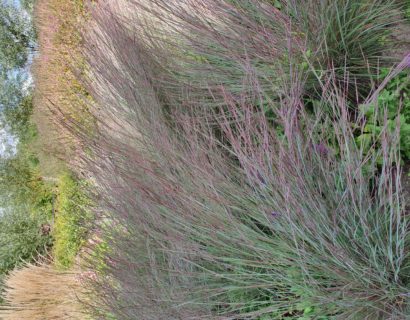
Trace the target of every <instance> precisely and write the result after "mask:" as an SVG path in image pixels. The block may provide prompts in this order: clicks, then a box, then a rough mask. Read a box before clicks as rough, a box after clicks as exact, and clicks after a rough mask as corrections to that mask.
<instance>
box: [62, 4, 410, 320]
mask: <svg viewBox="0 0 410 320" xmlns="http://www.w3.org/2000/svg"><path fill="white" fill-rule="evenodd" d="M238 3H239V4H241V5H239V6H238ZM238 3H232V2H228V1H221V0H207V1H190V0H183V1H178V2H175V3H174V2H173V4H174V5H175V7H174V10H170V8H171V5H170V4H169V2H168V1H167V2H165V1H159V0H158V1H155V0H153V1H148V0H145V1H142V0H136V1H133V2H127V3H126V5H121V4H122V1H115V2H110V3H109V4H108V3H104V5H103V6H101V7H95V8H94V12H93V17H94V20H93V22H94V24H93V26H92V28H90V30H89V33H88V34H87V35H86V42H87V57H88V61H89V64H90V70H91V71H90V72H91V74H90V77H89V79H88V80H87V81H86V85H87V87H88V89H89V92H90V93H91V94H92V95H93V98H94V99H95V102H96V105H97V106H98V107H97V108H95V109H94V115H95V117H96V118H97V119H98V126H97V129H98V132H96V133H95V134H94V135H93V136H92V137H90V136H87V135H86V134H84V135H82V136H81V138H82V139H85V142H86V143H87V145H88V146H89V147H90V149H91V150H92V151H93V152H92V153H88V154H89V156H86V155H83V158H82V165H83V167H82V168H83V170H87V172H88V174H89V175H91V176H93V177H94V180H95V185H96V193H97V194H98V200H99V203H100V206H101V208H100V210H99V212H98V213H99V218H100V219H98V221H97V228H98V229H99V230H103V234H102V235H101V239H100V241H101V242H100V244H99V246H100V247H101V248H102V250H101V252H102V254H99V255H92V256H90V262H91V263H93V264H94V265H95V263H97V264H98V266H99V268H98V270H97V271H98V276H97V278H96V281H94V282H93V283H92V284H93V285H94V286H95V292H96V293H97V294H98V299H96V300H95V301H94V303H93V307H94V312H95V316H96V317H97V318H98V317H99V318H101V319H106V318H107V317H108V318H109V317H113V318H114V319H322V320H324V319H406V318H407V317H409V315H410V313H409V311H410V310H409V286H410V283H409V271H408V270H409V266H410V265H409V264H410V260H409V255H408V245H409V224H408V220H407V215H408V212H406V209H405V199H404V196H403V190H402V166H401V162H400V127H399V126H397V128H396V129H395V130H390V129H389V128H388V127H387V124H384V125H382V129H381V131H380V134H379V137H378V139H377V141H378V144H380V148H370V149H369V148H368V147H367V146H366V147H364V146H363V145H361V144H360V143H357V141H356V140H355V137H356V136H357V135H358V132H359V133H360V132H363V131H364V127H365V126H366V121H367V119H366V117H365V116H364V115H357V116H356V117H353V116H352V113H351V108H350V107H351V99H350V96H351V91H350V90H351V88H352V86H353V85H354V82H353V83H352V82H350V79H351V78H350V77H349V75H348V74H347V75H345V76H344V77H343V79H344V80H345V81H344V82H343V81H340V75H339V74H337V73H336V72H327V73H326V74H324V75H322V77H319V78H318V79H317V81H318V87H319V88H320V92H321V95H320V96H319V97H318V99H316V100H315V102H314V105H315V108H311V104H312V102H311V101H309V100H306V99H305V97H306V82H307V81H308V80H309V79H308V77H307V76H306V71H305V70H304V69H303V68H300V67H299V65H298V64H297V61H298V59H299V57H300V56H301V55H302V56H303V50H304V46H303V45H301V43H303V41H302V42H301V41H300V39H299V37H298V36H297V35H293V34H292V32H290V33H287V32H288V31H289V28H290V27H289V23H288V20H287V18H286V17H283V20H281V19H280V17H281V16H282V14H283V13H282V12H280V11H278V10H276V9H274V7H271V6H269V5H261V4H260V3H259V2H256V1H247V3H248V6H246V7H245V5H244V4H245V2H241V1H238ZM132 9H134V10H132ZM137 9H140V11H138V10H137ZM134 12H138V14H135V16H134ZM268 12H269V13H271V14H275V15H276V16H275V17H277V18H278V19H273V18H272V16H270V15H269V14H267V13H268ZM132 18H133V19H132ZM157 20H160V21H162V22H161V24H159V25H157V26H156V28H154V29H151V28H149V27H152V22H156V21H157ZM276 24H279V25H280V26H281V27H280V28H279V29H274V30H280V31H281V32H282V31H283V33H280V32H279V33H275V32H273V31H272V30H273V27H272V25H274V26H275V28H276ZM262 27H263V28H262ZM261 28H262V29H261ZM271 28H272V29H271ZM187 30H189V31H187ZM261 30H262V31H264V32H265V33H263V32H262V33H261ZM256 35H258V36H261V37H262V35H263V36H266V37H265V38H264V39H263V40H262V39H259V38H258V36H256ZM282 36H283V39H286V41H282V38H281V37H282ZM242 37H243V38H242ZM212 39H213V40H212ZM241 39H247V40H249V39H253V40H254V41H259V40H260V41H259V42H257V43H255V44H250V43H249V41H241ZM211 40H212V41H211ZM198 43H199V44H198ZM276 44H277V47H276ZM170 48H174V52H172V50H170ZM187 48H189V50H188V49H187ZM198 48H200V50H202V51H200V50H199V49H198ZM276 48H278V49H277V50H276ZM265 49H266V50H265ZM301 49H302V50H301ZM196 50H197V51H196ZM258 50H260V51H258ZM281 50H282V51H281ZM228 52H229V54H228ZM198 53H200V55H197V54H198ZM265 53H266V56H265V55H264V54H265ZM276 53H278V56H274V57H273V56H269V55H272V54H276ZM282 54H284V55H287V58H286V59H285V60H281V58H283V57H282ZM222 58H223V59H222ZM276 58H277V59H276ZM258 59H259V60H258ZM283 59H284V58H283ZM215 61H221V65H218V64H215V63H214V62H215ZM227 61H229V63H228V62H227ZM270 61H273V63H272V65H270V64H269V63H268V62H270ZM276 63H277V66H278V68H277V69H276ZM295 63H296V64H295ZM216 65H217V66H219V67H220V68H219V69H218V68H217V67H216ZM270 66H273V67H272V68H274V69H270ZM404 67H405V65H404V64H401V65H400V66H399V67H398V68H401V69H403V68H404ZM207 68H209V69H207ZM227 70H229V72H228V71H227ZM272 70H275V71H272ZM276 70H278V71H276ZM396 71H400V70H396ZM347 73H348V71H347ZM193 74H195V76H192V75H193ZM191 76H192V77H191ZM348 80H349V81H348ZM378 92H379V91H375V93H374V95H373V96H372V92H369V96H370V97H371V98H369V101H368V102H369V103H371V102H372V101H374V100H373V99H377V93H378ZM266 110H270V112H271V113H267V112H266ZM381 112H384V111H383V110H381ZM69 125H70V126H73V128H74V129H75V131H76V132H77V133H79V130H78V129H79V127H81V123H80V124H78V123H76V122H75V120H73V121H72V122H71V123H69ZM380 159H382V161H381V162H380Z"/></svg>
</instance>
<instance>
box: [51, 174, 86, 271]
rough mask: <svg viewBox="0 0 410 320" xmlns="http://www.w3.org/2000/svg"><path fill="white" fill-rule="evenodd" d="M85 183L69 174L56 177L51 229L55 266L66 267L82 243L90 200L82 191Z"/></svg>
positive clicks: (69, 264) (72, 260)
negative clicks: (53, 215)
mask: <svg viewBox="0 0 410 320" xmlns="http://www.w3.org/2000/svg"><path fill="white" fill-rule="evenodd" d="M84 188H86V183H85V182H82V181H77V180H76V179H75V178H74V177H73V176H72V175H71V174H68V173H66V174H64V175H63V176H61V177H60V179H59V191H58V197H57V203H56V217H55V224H54V230H53V236H54V239H55V242H54V247H53V254H54V258H55V261H56V264H57V265H58V266H59V267H63V268H68V267H70V266H71V265H72V264H73V262H74V259H75V257H76V255H77V253H78V251H79V250H80V248H81V246H82V244H83V243H84V241H85V239H86V235H87V231H88V224H87V222H88V221H89V220H90V217H91V215H90V211H89V206H90V200H89V199H88V197H87V196H86V195H85V193H84V191H85V190H84Z"/></svg>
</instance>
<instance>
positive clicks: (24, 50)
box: [0, 2, 35, 70]
mask: <svg viewBox="0 0 410 320" xmlns="http://www.w3.org/2000/svg"><path fill="white" fill-rule="evenodd" d="M34 36H35V33H34V28H33V27H32V24H31V19H30V16H29V15H28V13H27V11H26V10H25V9H24V8H23V7H17V6H15V5H14V4H11V3H7V2H2V3H1V5H0V65H1V66H2V68H5V69H8V70H11V69H14V68H22V67H24V65H25V64H26V62H27V59H28V56H29V54H30V52H32V51H33V50H34V48H35V45H34V43H35V42H34Z"/></svg>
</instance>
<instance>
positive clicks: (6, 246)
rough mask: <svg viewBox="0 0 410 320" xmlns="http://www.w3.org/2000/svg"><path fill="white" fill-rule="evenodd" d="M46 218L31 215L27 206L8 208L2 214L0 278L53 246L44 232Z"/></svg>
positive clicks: (0, 223)
mask: <svg viewBox="0 0 410 320" xmlns="http://www.w3.org/2000/svg"><path fill="white" fill-rule="evenodd" d="M47 222H48V221H47V219H46V218H45V217H44V216H37V215H32V214H30V208H29V207H26V206H21V207H13V208H6V209H4V211H2V213H1V214H0V276H1V275H4V274H5V273H6V272H8V271H10V270H12V269H13V268H14V267H15V266H17V265H20V264H21V263H23V262H24V261H32V260H33V259H34V258H35V257H36V256H37V255H38V254H43V253H45V252H46V249H47V248H48V247H49V246H50V245H51V244H52V239H51V236H50V235H49V234H47V233H44V232H42V225H43V224H47Z"/></svg>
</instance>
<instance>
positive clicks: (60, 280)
mask: <svg viewBox="0 0 410 320" xmlns="http://www.w3.org/2000/svg"><path fill="white" fill-rule="evenodd" d="M85 292H86V290H85V289H84V288H83V286H82V283H81V274H80V272H79V271H69V272H68V271H67V272H61V271H57V270H56V269H55V268H54V267H53V266H52V265H49V264H47V263H45V262H39V263H36V264H27V265H25V266H23V267H20V268H18V269H15V270H13V271H12V272H11V273H10V274H9V275H8V276H7V277H6V279H5V290H4V292H3V294H2V297H3V298H4V304H2V305H1V306H0V318H1V319H3V320H22V319H33V320H52V319H61V320H65V319H67V320H68V319H69V320H77V319H78V320H87V319H90V318H89V316H88V315H87V314H86V313H85V311H84V308H83V306H82V305H81V303H80V299H82V302H85V300H84V299H85Z"/></svg>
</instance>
